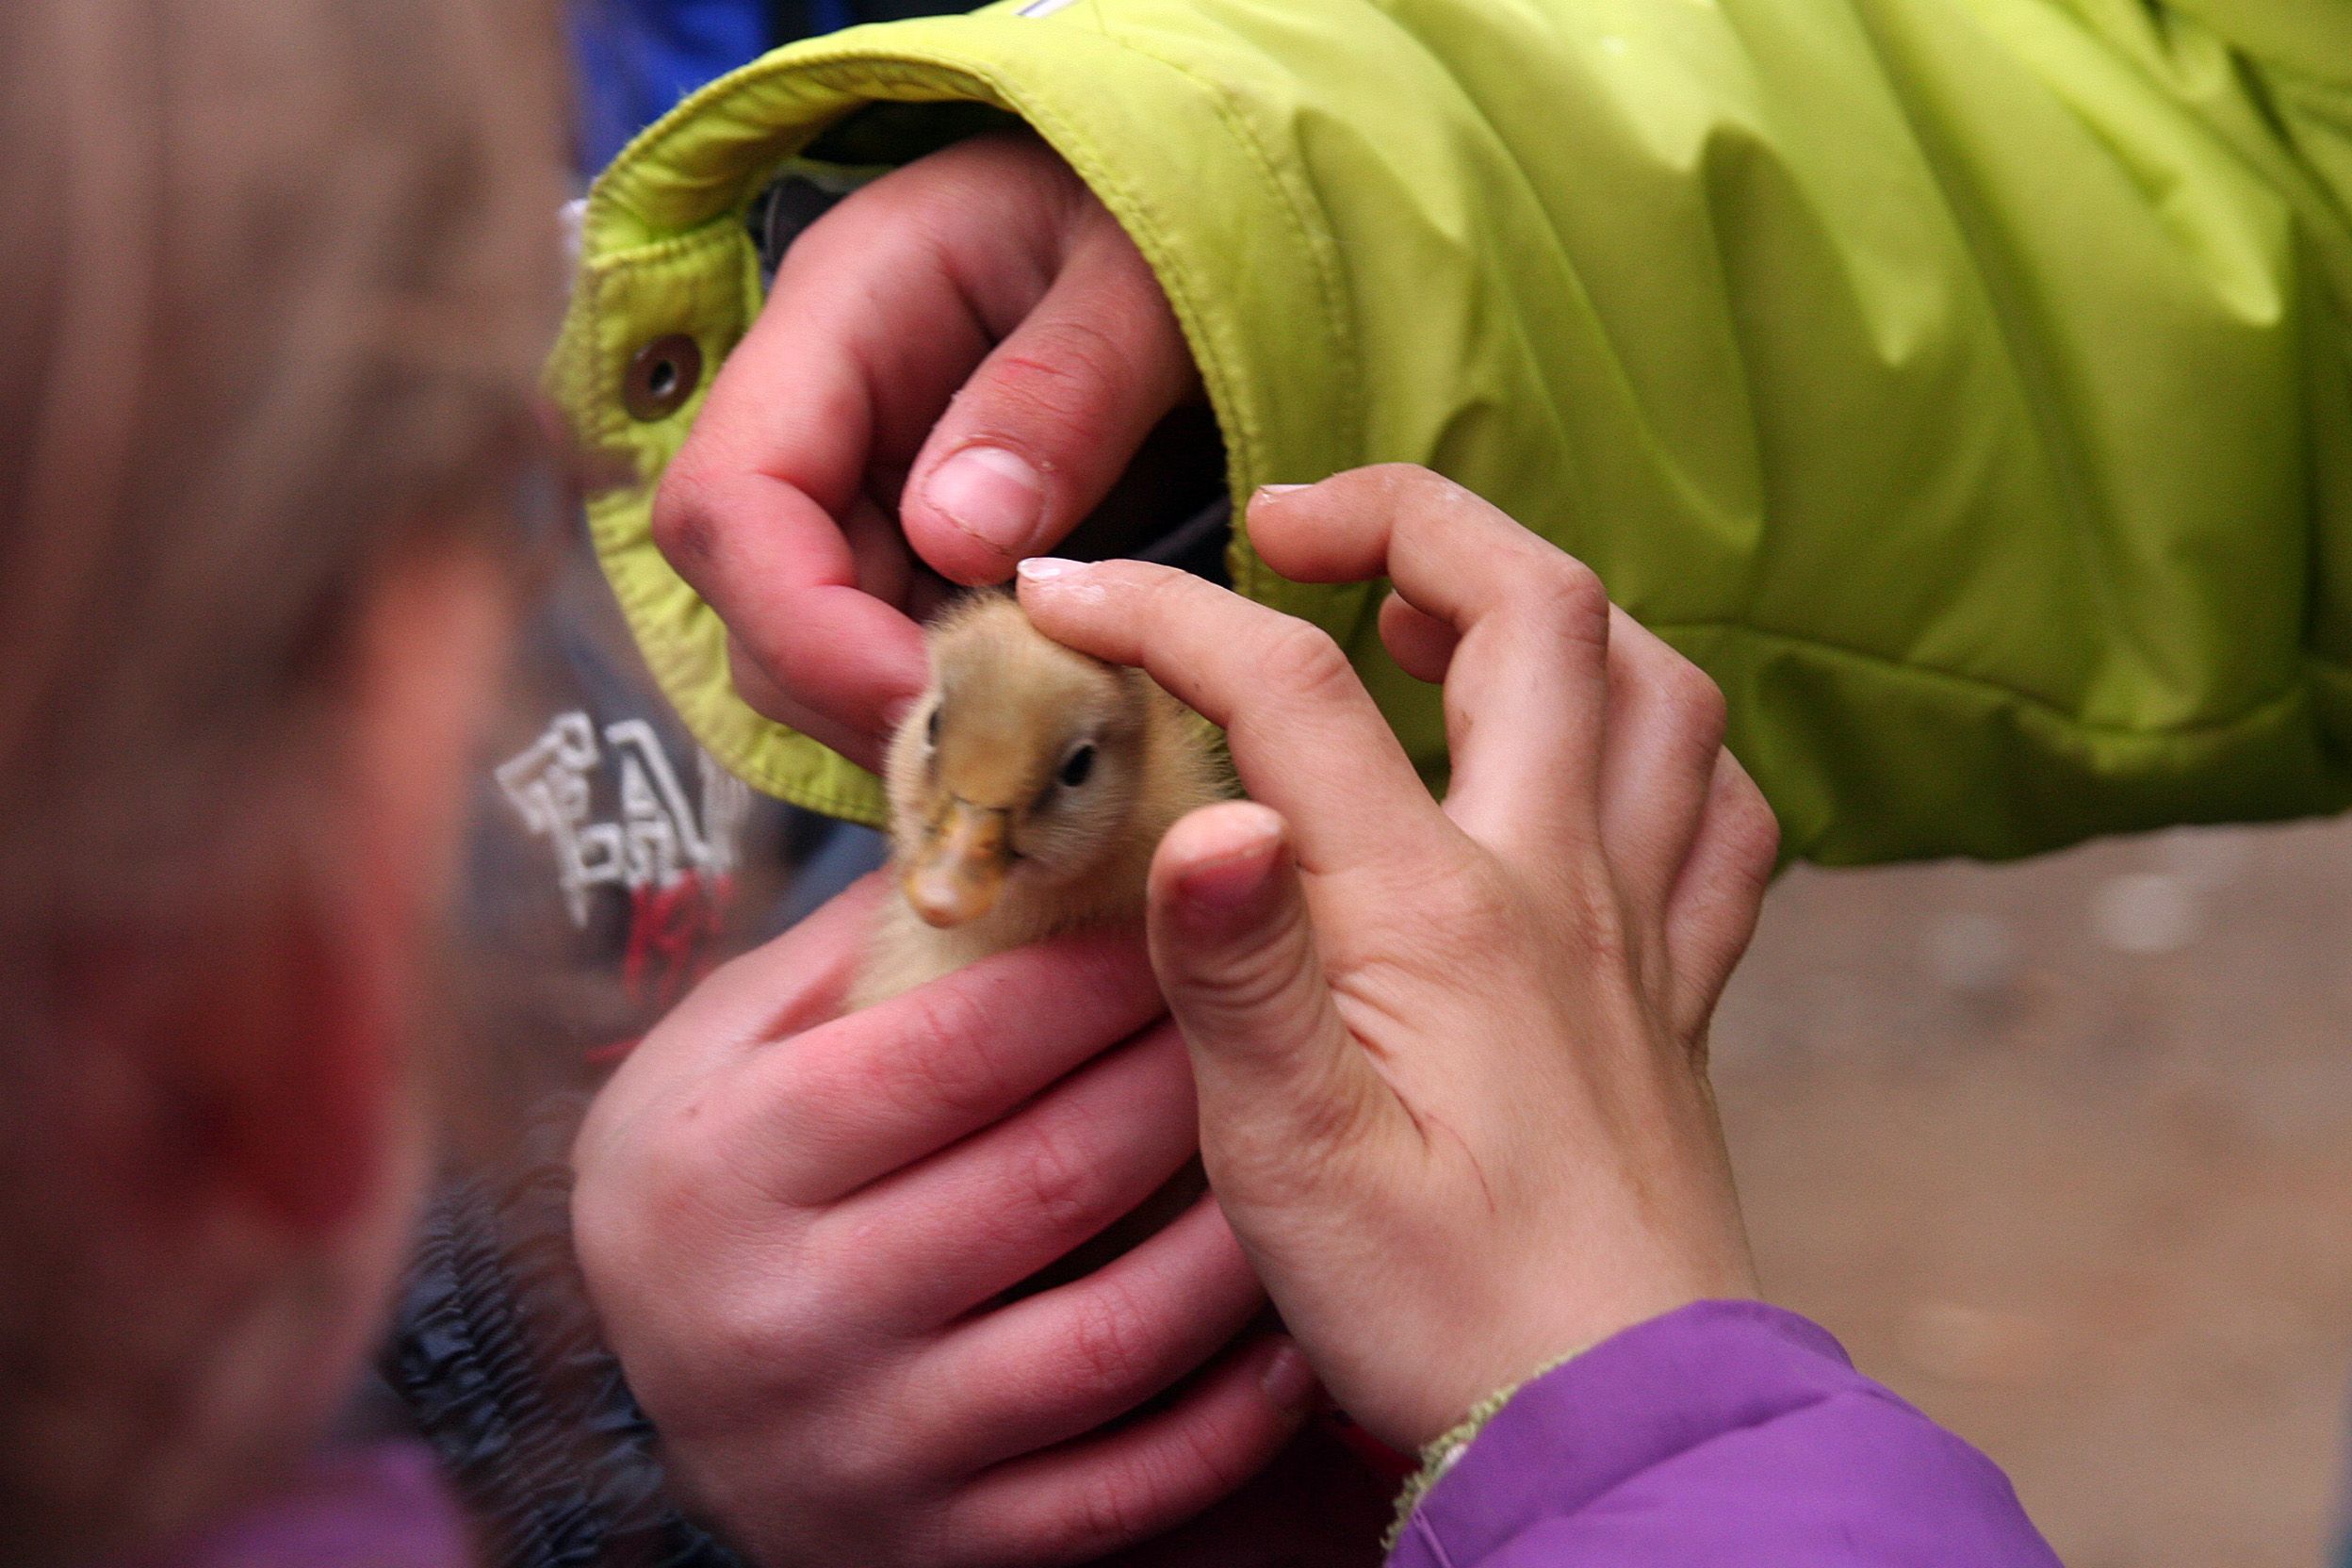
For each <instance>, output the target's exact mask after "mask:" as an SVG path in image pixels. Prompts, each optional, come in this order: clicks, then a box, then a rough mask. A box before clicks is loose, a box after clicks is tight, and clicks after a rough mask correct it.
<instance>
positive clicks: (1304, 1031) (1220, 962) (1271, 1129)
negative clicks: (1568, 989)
mask: <svg viewBox="0 0 2352 1568" xmlns="http://www.w3.org/2000/svg"><path fill="white" fill-rule="evenodd" d="M1150 900H1151V915H1150V930H1151V944H1152V967H1153V968H1154V969H1155V970H1156V971H1157V972H1158V973H1159V977H1160V985H1161V988H1163V989H1164V990H1166V992H1167V993H1168V1008H1169V1010H1170V1011H1171V1012H1173V1013H1174V1014H1175V1016H1176V1023H1177V1026H1178V1027H1179V1028H1181V1029H1182V1030H1183V1031H1184V1043H1185V1044H1186V1045H1188V1046H1189V1047H1190V1048H1191V1050H1192V1061H1193V1079H1194V1082H1195V1084H1196V1085H1197V1087H1198V1093H1199V1096H1200V1102H1201V1158H1202V1160H1203V1162H1204V1163H1205V1164H1206V1165H1207V1166H1208V1170H1209V1179H1210V1181H1211V1182H1212V1183H1213V1184H1215V1185H1216V1188H1217V1196H1218V1197H1219V1198H1220V1199H1222V1200H1224V1201H1225V1203H1226V1204H1227V1210H1228V1212H1229V1213H1230V1214H1233V1216H1235V1217H1236V1220H1237V1222H1239V1223H1241V1224H1242V1227H1243V1230H1244V1233H1245V1234H1246V1233H1248V1231H1249V1224H1248V1220H1247V1216H1248V1215H1249V1214H1250V1212H1251V1211H1252V1210H1254V1209H1257V1208H1260V1207H1263V1206H1265V1205H1266V1204H1268V1203H1276V1202H1279V1203H1295V1202H1297V1201H1299V1193H1300V1191H1302V1190H1303V1189H1306V1188H1309V1187H1311V1186H1312V1185H1313V1184H1315V1181H1316V1180H1317V1179H1318V1178H1320V1177H1323V1176H1326V1175H1328V1174H1330V1173H1331V1172H1332V1171H1333V1170H1335V1169H1336V1168H1338V1160H1339V1156H1341V1155H1342V1154H1345V1153H1348V1152H1352V1150H1351V1146H1354V1145H1360V1144H1361V1143H1362V1141H1363V1140H1365V1139H1368V1138H1373V1137H1378V1136H1380V1135H1381V1133H1382V1131H1383V1129H1384V1124H1385V1123H1387V1122H1388V1121H1390V1120H1391V1119H1395V1118H1397V1117H1398V1116H1400V1115H1401V1111H1400V1109H1399V1107H1398V1106H1397V1101H1396V1098H1395V1096H1394V1095H1393V1094H1391V1093H1390V1091H1389V1090H1388V1088H1387V1086H1386V1085H1385V1084H1384V1083H1383V1082H1382V1081H1381V1080H1380V1075H1379V1074H1378V1073H1377V1072H1376V1071H1374V1070H1373V1068H1372V1066H1371V1064H1370V1063H1369V1062H1368V1061H1367V1060H1366V1059H1365V1057H1364V1053H1363V1052H1362V1051H1361V1050H1360V1049H1358V1047H1357V1046H1356V1044H1355V1041H1354V1040H1353V1038H1352V1037H1350V1036H1349V1035H1348V1029H1347V1026H1346V1025H1345V1024H1344V1023H1343V1022H1342V1021H1341V1020H1340V1016H1339V1011H1338V1009H1337V1007H1336V1006H1334V1005H1333V1004H1332V1001H1331V986H1330V985H1329V984H1328V983H1327V982H1326V981H1325V979H1324V977H1323V965H1322V960H1321V958H1320V956H1318V955H1317V953H1316V951H1315V931H1314V928H1313V926H1312V924H1311V923H1310V922H1309V919H1308V914H1307V903H1306V897H1305V890H1304V889H1302V888H1301V887H1300V885H1299V874H1298V870H1297V867H1296V866H1295V865H1294V864H1293V863H1292V861H1291V858H1290V855H1289V852H1288V846H1287V844H1286V843H1285V841H1284V835H1283V830H1282V818H1281V817H1279V816H1277V815H1276V814H1275V813H1274V812H1272V811H1270V810H1268V809H1266V807H1264V806H1261V805H1257V804H1255V803H1253V802H1248V801H1233V802H1229V803H1227V804H1224V805H1220V806H1210V807H1204V808H1202V809H1200V810H1198V811H1195V812H1193V813H1192V814H1191V815H1190V816H1188V817H1186V818H1184V820H1183V821H1181V822H1179V823H1178V824H1177V825H1175V826H1174V827H1172V828H1170V829H1168V836H1167V837H1166V838H1165V839H1163V840H1162V841H1161V842H1160V848H1159V852H1158V853H1157V854H1156V855H1154V856H1153V857H1152V874H1151V887H1150Z"/></svg>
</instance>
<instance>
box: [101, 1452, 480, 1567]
mask: <svg viewBox="0 0 2352 1568" xmlns="http://www.w3.org/2000/svg"><path fill="white" fill-rule="evenodd" d="M474 1560H475V1558H474V1552H473V1545H472V1543H471V1541H470V1539H469V1538H468V1536H467V1533H466V1521H465V1517H464V1515H463V1514H462V1513H461V1512H460V1511H459V1510H458V1506H457V1503H456V1501H455V1500H454V1499H453V1498H452V1497H451V1496H450V1495H449V1489H448V1487H447V1486H445V1485H444V1484H443V1483H442V1480H441V1476H440V1471H439V1468H438V1467H437V1465H436V1464H435V1462H434V1461H433V1451H432V1450H431V1449H429V1448H427V1447H425V1446H424V1445H422V1444H419V1443H381V1444H371V1445H368V1446H365V1447H354V1448H349V1449H344V1450H340V1451H337V1452H335V1453H330V1454H327V1455H323V1456H321V1457H320V1458H319V1460H317V1461H316V1462H313V1463H312V1464H311V1465H309V1466H308V1467H307V1468H306V1469H304V1470H303V1471H302V1474H301V1475H300V1476H299V1477H297V1478H295V1479H294V1481H293V1482H292V1483H291V1484H289V1485H287V1486H286V1487H283V1488H281V1489H279V1490H278V1491H276V1492H273V1493H271V1494H270V1495H268V1496H267V1497H264V1498H263V1499H261V1500H260V1501H258V1502H255V1503H253V1504H250V1505H248V1506H247V1508H246V1509H245V1510H244V1511H241V1512H239V1513H237V1514H236V1515H234V1516H232V1517H230V1518H228V1519H225V1520H222V1521H220V1522H219V1523H216V1524H214V1525H212V1526H210V1527H206V1528H205V1529H204V1530H201V1531H199V1532H198V1533H197V1534H196V1535H194V1536H192V1537H190V1538H188V1539H187V1540H183V1541H180V1542H178V1543H175V1544H173V1545H172V1546H170V1547H168V1548H164V1549H162V1550H158V1551H155V1552H149V1553H143V1554H141V1555H139V1556H138V1557H136V1558H131V1559H127V1560H121V1561H118V1562H116V1563H114V1564H112V1565H111V1568H470V1565H471V1564H472V1563H473V1562H474Z"/></svg>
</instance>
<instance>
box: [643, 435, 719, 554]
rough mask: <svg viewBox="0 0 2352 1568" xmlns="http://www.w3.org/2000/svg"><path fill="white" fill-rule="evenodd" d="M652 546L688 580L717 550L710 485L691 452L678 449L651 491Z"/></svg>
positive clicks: (716, 534) (715, 525)
mask: <svg viewBox="0 0 2352 1568" xmlns="http://www.w3.org/2000/svg"><path fill="white" fill-rule="evenodd" d="M651 528H652V532H653V544H654V547H655V548H656V549H658V550H660V551H661V552H662V559H663V560H664V561H667V562H668V563H669V564H671V565H672V566H674V567H675V568H677V570H678V575H679V576H681V577H684V578H687V579H688V580H693V579H694V575H695V573H696V572H698V571H700V570H702V569H704V568H707V567H708V566H709V564H710V563H711V559H712V558H713V557H714V556H715V555H716V554H717V552H718V532H717V524H716V522H715V520H714V519H713V518H712V516H711V486H710V483H709V482H708V481H707V480H706V479H704V477H703V474H702V470H701V468H700V466H699V465H698V464H697V463H696V462H695V460H694V457H693V455H692V454H691V452H688V451H681V452H679V453H678V456H677V457H676V458H675V459H673V460H672V461H671V463H670V468H669V472H668V473H667V474H665V475H663V476H662V485H661V488H660V489H659V490H657V491H655V492H654V498H653V517H652V522H651Z"/></svg>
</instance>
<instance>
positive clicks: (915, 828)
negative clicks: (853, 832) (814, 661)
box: [850, 594, 1231, 1007]
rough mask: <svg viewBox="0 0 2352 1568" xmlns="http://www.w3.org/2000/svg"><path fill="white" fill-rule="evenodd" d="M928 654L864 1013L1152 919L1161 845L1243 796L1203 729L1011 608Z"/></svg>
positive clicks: (996, 603) (971, 619) (899, 778)
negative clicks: (1044, 949)
mask: <svg viewBox="0 0 2352 1568" xmlns="http://www.w3.org/2000/svg"><path fill="white" fill-rule="evenodd" d="M926 640H927V642H928V645H929V649H930V656H931V685H930V689H929V690H928V691H926V692H924V693H923V697H922V700H920V701H919V702H917V703H916V704H915V706H914V708H913V709H912V710H911V711H909V712H908V714H907V719H906V722H905V723H904V724H903V725H901V726H900V727H899V730H898V733H897V734H896V735H895V736H893V737H892V738H891V741H890V759H889V762H888V765H887V767H886V769H885V778H884V783H885V786H886V788H887V791H888V793H889V796H890V838H891V843H892V862H893V865H894V867H895V870H896V872H897V875H898V884H899V890H900V892H901V893H902V894H903V895H904V896H903V897H898V898H892V899H890V900H888V901H886V902H885V904H884V906H883V912H882V916H881V922H880V924H879V926H878V927H877V929H876V930H875V932H874V945H873V948H872V950H871V951H870V953H869V955H868V956H867V960H866V964H865V968H864V970H863V971H862V972H861V973H860V974H859V976H858V984H857V985H856V987H855V988H853V990H852V992H851V997H850V1001H851V1005H854V1006H860V1007H862V1006H866V1005H870V1004H872V1003H875V1002H880V1001H882V1000H884V999H885V998H887V997H891V996H896V995H898V994H899V993H900V992H901V991H907V990H911V989H913V988H915V987H917V986H920V985H923V983H924V982H926V981H930V980H935V979H937V978H939V976H940V975H942V974H946V973H948V972H950V971H953V970H957V969H961V968H962V967H963V966H964V965H966V964H969V963H971V962H972V961H973V960H975V959H978V958H984V957H987V956H988V955H990V954H994V953H1002V952H1004V951H1005V950H1007V949H1009V948H1014V947H1019V946H1021V945H1022V944H1023V943H1026V942H1032V941H1036V940H1037V939H1039V938H1041V937H1046V936H1050V935H1052V934H1053V933H1054V932H1057V931H1066V930H1069V929H1070V928H1072V927H1075V926H1081V925H1091V924H1096V923H1103V922H1107V921H1116V920H1120V919H1125V918H1130V917H1133V916H1135V915H1138V914H1140V913H1141V911H1142V908H1143V900H1144V877H1145V874H1146V873H1147V872H1148V871H1149V870H1150V868H1151V864H1152V851H1153V850H1155V849H1156V848H1158V846H1159V842H1160V838H1161V835H1163V834H1165V833H1166V832H1167V831H1168V828H1169V827H1170V826H1171V825H1174V824H1175V822H1176V820H1177V819H1178V818H1179V817H1182V816H1183V815H1184V813H1186V812H1187V811H1190V810H1192V809H1195V808H1196V807H1201V806H1206V805H1208V804H1209V803H1210V802H1212V801H1215V800H1219V799H1222V798H1224V797H1225V796H1226V795H1227V794H1229V793H1230V792H1231V791H1230V789H1229V788H1228V787H1227V784H1226V775H1225V772H1224V770H1223V768H1222V767H1221V766H1220V765H1219V763H1218V761H1217V755H1216V752H1215V750H1214V744H1213V742H1212V739H1211V732H1210V730H1209V727H1208V726H1207V725H1205V724H1204V723H1202V722H1201V719H1200V717H1199V716H1198V715H1196V714H1195V713H1193V711H1191V710H1190V709H1188V708H1186V707H1184V705H1183V704H1182V703H1180V702H1178V701H1177V700H1176V699H1175V698H1174V697H1172V696H1169V695H1168V693H1166V692H1165V691H1163V690H1161V688H1160V687H1159V686H1158V684H1157V683H1155V682H1154V681H1153V680H1152V678H1151V677H1149V676H1147V675H1145V674H1144V673H1143V672H1142V671H1141V670H1135V669H1126V668H1122V667H1119V666H1117V665H1112V664H1105V663H1103V662H1101V661H1100V660H1096V659H1090V658H1087V657H1086V655H1084V654H1081V653H1074V652H1072V651H1071V650H1070V649H1069V648H1066V647H1063V646H1062V645H1060V644H1058V643H1055V642H1053V641H1052V640H1050V639H1049V638H1047V637H1046V636H1045V635H1044V634H1043V633H1042V632H1040V631H1038V630H1037V629H1036V628H1035V627H1033V626H1031V625H1030V624H1029V617H1028V616H1026V615H1024V614H1023V613H1021V606H1020V604H1019V603H1018V602H1016V601H1015V600H1014V599H1012V598H1010V597H1008V596H1005V595H1002V594H979V595H973V596H970V597H967V598H964V599H961V600H959V601H957V602H956V604H954V605H952V606H950V607H949V608H948V609H947V611H946V612H945V613H942V614H941V615H940V617H939V619H938V620H937V621H935V622H934V623H933V624H932V625H931V627H930V628H929V629H928V631H927V633H926Z"/></svg>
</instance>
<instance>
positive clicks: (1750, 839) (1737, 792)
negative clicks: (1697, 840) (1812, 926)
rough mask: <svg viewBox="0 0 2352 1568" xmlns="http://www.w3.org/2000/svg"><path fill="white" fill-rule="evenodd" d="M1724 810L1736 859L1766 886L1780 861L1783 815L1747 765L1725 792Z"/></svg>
mask: <svg viewBox="0 0 2352 1568" xmlns="http://www.w3.org/2000/svg"><path fill="white" fill-rule="evenodd" d="M1723 813H1724V822H1723V832H1724V833H1726V834H1727V835H1729V837H1730V843H1731V848H1732V856H1733V858H1734V860H1735V862H1736V863H1737V864H1738V865H1739V867H1740V870H1741V872H1743V873H1744V874H1746V875H1747V876H1748V877H1749V878H1750V879H1751V880H1752V881H1753V882H1755V883H1756V886H1757V887H1759V888H1760V887H1762V886H1763V885H1764V884H1766V883H1768V882H1770V881H1771V880H1772V869H1773V868H1774V867H1775V866H1777V865H1778V864H1779V863H1780V817H1779V815H1778V814H1777V813H1776V812H1774V811H1773V809H1772V802H1770V801H1768V800H1766V799H1765V798H1764V792H1763V791H1762V790H1760V789H1758V788H1757V787H1756V780H1755V779H1753V778H1750V777H1749V776H1748V774H1747V770H1746V769H1744V768H1741V769H1740V770H1739V776H1738V778H1737V780H1736V782H1734V783H1733V785H1732V786H1731V788H1730V790H1729V791H1728V792H1726V794H1725V796H1724V799H1723Z"/></svg>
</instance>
